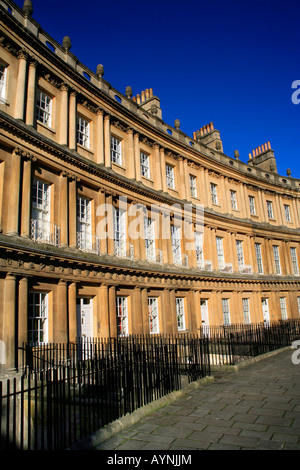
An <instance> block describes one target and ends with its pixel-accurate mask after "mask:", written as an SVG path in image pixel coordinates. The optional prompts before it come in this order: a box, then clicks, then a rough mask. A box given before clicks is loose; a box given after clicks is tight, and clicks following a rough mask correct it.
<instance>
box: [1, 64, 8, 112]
mask: <svg viewBox="0 0 300 470" xmlns="http://www.w3.org/2000/svg"><path fill="white" fill-rule="evenodd" d="M6 86H7V66H6V65H4V64H3V63H2V62H0V103H5V102H6Z"/></svg>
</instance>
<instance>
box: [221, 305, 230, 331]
mask: <svg viewBox="0 0 300 470" xmlns="http://www.w3.org/2000/svg"><path fill="white" fill-rule="evenodd" d="M222 311H223V321H224V325H226V326H227V325H230V324H231V322H230V305H229V299H222Z"/></svg>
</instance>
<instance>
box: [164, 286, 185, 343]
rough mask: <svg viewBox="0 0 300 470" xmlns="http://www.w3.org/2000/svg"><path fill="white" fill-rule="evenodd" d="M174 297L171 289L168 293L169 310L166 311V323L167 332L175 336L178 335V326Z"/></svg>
mask: <svg viewBox="0 0 300 470" xmlns="http://www.w3.org/2000/svg"><path fill="white" fill-rule="evenodd" d="M175 299H176V295H175V290H174V289H171V290H170V291H169V302H170V304H169V309H168V310H167V311H168V312H170V313H169V322H168V328H169V330H168V332H167V333H170V334H173V335H176V334H177V333H178V325H177V314H176V300H175ZM184 313H185V322H186V323H187V312H186V311H185V312H184Z"/></svg>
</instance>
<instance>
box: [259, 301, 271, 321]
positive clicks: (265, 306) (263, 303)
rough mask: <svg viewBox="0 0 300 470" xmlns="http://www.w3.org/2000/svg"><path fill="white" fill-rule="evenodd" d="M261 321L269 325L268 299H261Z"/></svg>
mask: <svg viewBox="0 0 300 470" xmlns="http://www.w3.org/2000/svg"><path fill="white" fill-rule="evenodd" d="M261 306H262V313H263V319H264V322H265V323H270V314H269V304H268V299H261Z"/></svg>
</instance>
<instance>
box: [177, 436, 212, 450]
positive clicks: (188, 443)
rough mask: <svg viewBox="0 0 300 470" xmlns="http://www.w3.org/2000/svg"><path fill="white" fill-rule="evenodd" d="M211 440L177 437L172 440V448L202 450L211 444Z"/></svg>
mask: <svg viewBox="0 0 300 470" xmlns="http://www.w3.org/2000/svg"><path fill="white" fill-rule="evenodd" d="M210 444H211V442H210V441H204V442H203V441H198V440H194V439H190V438H189V439H177V440H176V441H174V442H172V446H171V447H170V450H171V449H172V450H179V449H180V450H192V449H194V450H200V449H207V448H208V447H209V446H210Z"/></svg>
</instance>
